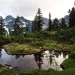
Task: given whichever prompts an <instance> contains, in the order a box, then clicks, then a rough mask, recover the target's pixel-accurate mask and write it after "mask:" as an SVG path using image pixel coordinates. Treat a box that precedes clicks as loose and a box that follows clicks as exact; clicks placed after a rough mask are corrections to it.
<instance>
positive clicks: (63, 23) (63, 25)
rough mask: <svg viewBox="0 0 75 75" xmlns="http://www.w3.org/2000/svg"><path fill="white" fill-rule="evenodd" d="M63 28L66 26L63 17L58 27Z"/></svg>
mask: <svg viewBox="0 0 75 75" xmlns="http://www.w3.org/2000/svg"><path fill="white" fill-rule="evenodd" d="M65 28H67V25H66V22H65V19H64V18H62V19H61V23H60V29H65Z"/></svg>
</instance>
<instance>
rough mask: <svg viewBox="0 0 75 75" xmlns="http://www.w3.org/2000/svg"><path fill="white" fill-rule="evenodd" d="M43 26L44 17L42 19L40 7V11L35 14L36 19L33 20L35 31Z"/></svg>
mask: <svg viewBox="0 0 75 75" xmlns="http://www.w3.org/2000/svg"><path fill="white" fill-rule="evenodd" d="M42 26H43V19H42V13H41V9H40V8H38V12H37V14H36V16H35V19H34V21H33V30H34V31H40V30H41V29H42V28H41V27H42Z"/></svg>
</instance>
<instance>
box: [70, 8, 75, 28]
mask: <svg viewBox="0 0 75 75" xmlns="http://www.w3.org/2000/svg"><path fill="white" fill-rule="evenodd" d="M69 27H75V8H74V7H73V8H72V10H71V12H70V14H69Z"/></svg>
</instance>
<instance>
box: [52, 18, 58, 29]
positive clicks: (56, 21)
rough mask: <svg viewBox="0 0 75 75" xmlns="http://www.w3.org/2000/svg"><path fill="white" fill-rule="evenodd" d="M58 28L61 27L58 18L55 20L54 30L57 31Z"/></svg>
mask: <svg viewBox="0 0 75 75" xmlns="http://www.w3.org/2000/svg"><path fill="white" fill-rule="evenodd" d="M58 27H59V20H58V19H57V18H55V19H54V20H53V24H52V29H54V30H57V29H58Z"/></svg>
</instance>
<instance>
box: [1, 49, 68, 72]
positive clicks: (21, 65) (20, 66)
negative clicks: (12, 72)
mask: <svg viewBox="0 0 75 75" xmlns="http://www.w3.org/2000/svg"><path fill="white" fill-rule="evenodd" d="M67 58H68V53H63V52H55V51H48V50H47V51H42V52H39V53H36V54H31V55H9V54H7V52H6V51H5V50H4V49H2V50H1V51H0V64H2V65H4V66H6V65H10V66H11V67H12V68H14V69H16V70H17V71H23V70H34V69H44V70H47V69H54V70H62V68H61V67H60V64H61V63H62V62H63V61H64V60H65V59H67Z"/></svg>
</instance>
